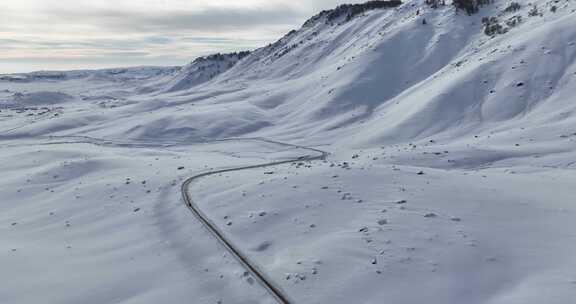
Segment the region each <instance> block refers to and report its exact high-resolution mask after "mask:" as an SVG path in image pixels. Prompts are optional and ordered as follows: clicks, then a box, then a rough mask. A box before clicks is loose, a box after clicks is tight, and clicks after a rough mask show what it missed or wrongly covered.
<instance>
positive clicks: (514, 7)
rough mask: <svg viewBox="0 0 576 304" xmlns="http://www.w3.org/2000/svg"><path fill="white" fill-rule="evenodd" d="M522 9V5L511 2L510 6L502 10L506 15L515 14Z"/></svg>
mask: <svg viewBox="0 0 576 304" xmlns="http://www.w3.org/2000/svg"><path fill="white" fill-rule="evenodd" d="M521 8H522V5H520V3H518V2H512V3H510V5H508V7H506V8H505V9H504V12H506V13H513V12H517V11H519V10H520V9H521Z"/></svg>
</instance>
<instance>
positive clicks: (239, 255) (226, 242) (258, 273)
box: [181, 138, 329, 304]
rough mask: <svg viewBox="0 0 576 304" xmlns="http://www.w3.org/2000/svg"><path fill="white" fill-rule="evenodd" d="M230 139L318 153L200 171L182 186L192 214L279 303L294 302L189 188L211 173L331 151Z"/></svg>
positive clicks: (320, 156) (248, 168)
mask: <svg viewBox="0 0 576 304" xmlns="http://www.w3.org/2000/svg"><path fill="white" fill-rule="evenodd" d="M230 140H257V141H262V142H268V143H273V144H278V145H283V146H288V147H294V148H300V149H304V150H309V151H313V152H315V153H317V154H318V155H316V156H312V155H307V156H303V157H299V158H297V159H290V160H283V161H275V162H270V163H265V164H259V165H252V166H244V167H237V168H229V169H221V170H214V171H209V172H204V173H200V174H198V175H195V176H192V177H190V178H188V179H187V180H186V181H184V183H183V184H182V188H181V191H182V197H183V198H184V203H185V204H186V206H187V207H188V209H189V210H190V211H191V212H192V214H194V216H195V217H196V218H197V219H198V220H199V221H200V222H202V224H203V225H204V226H205V227H206V228H207V229H208V230H209V232H210V233H211V234H212V235H213V236H214V237H215V238H216V239H217V240H218V241H219V242H220V243H221V244H222V245H223V246H224V247H225V248H226V250H228V251H229V252H230V253H231V254H232V255H233V256H234V258H235V259H236V260H237V261H238V262H239V263H240V264H241V265H242V266H243V267H244V268H246V270H248V271H249V272H250V273H251V274H252V276H253V277H254V278H255V279H256V281H258V283H259V284H260V285H261V286H262V287H264V288H265V289H266V291H267V292H268V293H269V294H270V295H271V296H272V297H274V299H276V301H278V303H281V304H290V303H293V302H292V301H291V300H290V298H289V297H288V295H287V294H286V293H285V292H284V291H283V290H282V288H281V287H279V286H278V285H276V284H275V283H274V281H273V280H272V279H270V278H269V277H268V276H267V275H266V273H264V271H262V270H261V269H260V267H259V266H258V265H257V264H256V263H254V262H253V261H251V260H250V259H249V258H248V256H246V255H245V254H244V253H243V252H242V251H241V250H240V249H239V248H238V247H236V246H235V245H234V243H232V241H231V240H230V239H228V237H226V235H225V234H224V233H223V232H222V230H220V228H218V226H217V225H216V224H214V222H212V221H211V220H210V218H208V217H207V216H206V214H204V212H202V210H201V209H200V208H199V207H198V205H196V204H195V203H194V201H193V200H192V196H191V195H190V191H189V189H190V185H191V184H192V183H193V182H195V181H196V180H199V179H201V178H204V177H207V176H210V175H215V174H220V173H226V172H234V171H242V170H250V169H256V168H265V167H271V166H277V165H282V164H288V163H294V162H301V161H313V160H320V159H325V158H326V157H327V156H328V154H329V153H328V152H325V151H322V150H318V149H314V148H308V147H304V146H298V145H292V144H286V143H282V142H278V141H272V140H267V139H263V138H246V139H230Z"/></svg>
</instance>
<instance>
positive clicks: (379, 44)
mask: <svg viewBox="0 0 576 304" xmlns="http://www.w3.org/2000/svg"><path fill="white" fill-rule="evenodd" d="M403 2H404V3H403V4H401V5H385V7H375V6H374V5H369V6H341V7H339V8H338V9H336V10H332V11H325V12H322V13H320V14H318V15H316V16H314V17H313V18H311V19H310V20H309V21H307V22H306V23H305V24H304V25H303V26H302V27H301V28H300V29H297V30H295V31H292V32H290V33H288V34H287V35H286V36H284V37H282V38H281V39H280V40H279V41H277V42H276V43H273V44H271V45H269V46H265V47H263V48H260V49H257V50H253V51H251V52H249V53H248V52H247V53H236V54H228V55H214V56H208V57H205V58H202V59H198V60H196V61H194V62H193V63H191V64H190V65H188V66H186V67H168V68H154V67H147V68H130V69H112V70H102V71H71V72H37V73H31V74H21V75H2V76H0V171H1V172H2V179H0V236H1V239H2V246H1V247H0V268H1V269H2V271H1V272H0V281H1V282H3V284H2V285H1V286H0V302H1V303H17V304H20V303H23V304H27V303H39V302H42V303H99V304H100V303H123V304H124V303H126V304H127V303H139V304H140V303H158V302H166V303H234V304H236V303H239V304H244V303H246V304H247V303H277V302H276V301H275V300H274V298H273V297H270V296H269V295H268V293H267V292H266V290H265V289H264V288H262V286H261V285H259V284H258V280H255V278H254V277H253V275H252V274H251V273H250V272H249V271H247V270H246V269H245V268H244V267H242V265H241V264H239V263H238V262H237V260H236V259H235V258H234V257H233V256H232V255H231V254H230V252H228V251H226V250H225V248H223V247H222V246H220V245H219V244H218V242H217V241H215V239H214V238H213V237H212V236H211V235H210V234H209V233H208V231H207V230H206V229H205V228H204V227H203V225H202V224H201V223H200V222H199V221H197V219H195V218H194V217H192V216H190V214H189V212H187V210H186V206H185V205H184V204H183V203H182V201H181V197H180V195H181V193H180V188H179V187H180V186H181V185H182V183H183V182H184V181H185V180H187V179H188V178H190V177H192V176H195V175H197V174H199V173H202V172H207V171H218V170H220V169H226V168H239V167H252V166H255V165H258V164H265V163H276V162H283V161H288V162H289V163H286V164H280V165H277V166H271V167H265V168H250V169H249V170H240V171H230V172H228V171H225V172H220V173H219V174H212V175H210V176H206V177H204V178H203V179H201V180H198V181H196V182H195V183H194V185H193V186H191V187H190V188H191V189H190V188H189V191H190V193H191V195H192V196H193V197H194V202H195V203H196V205H197V206H198V208H199V209H201V210H202V212H204V214H205V215H206V216H207V217H208V218H210V220H211V221H213V223H214V224H215V225H216V226H217V227H218V228H219V229H220V230H221V231H222V233H223V234H224V235H225V236H226V237H227V238H228V239H229V240H230V241H231V242H232V243H233V244H234V245H235V246H237V247H238V250H240V251H241V252H242V253H243V254H245V255H246V256H247V257H249V258H250V260H251V261H254V262H255V263H256V264H257V265H258V267H259V269H261V270H262V272H264V273H265V274H266V276H267V277H268V278H270V280H271V281H273V283H274V285H275V286H279V288H281V289H282V290H283V291H284V292H285V293H286V294H287V295H288V296H289V298H290V299H291V300H292V301H293V302H294V303H322V304H323V303H331V304H349V303H375V304H376V303H392V304H412V303H438V304H440V303H442V304H445V303H454V304H456V303H458V304H459V303H470V304H476V303H477V304H532V303H533V304H540V303H552V304H556V303H558V304H565V303H571V302H573V299H575V298H576V273H575V271H574V269H576V259H575V258H574V257H575V256H576V233H574V231H575V229H574V228H575V227H574V222H575V220H576V213H575V212H576V206H574V202H573V201H574V197H576V188H575V187H574V183H575V182H576V171H575V170H576V103H574V96H576V63H575V58H576V1H573V0H559V1H547V0H536V1H530V3H526V2H523V1H516V2H517V3H518V4H519V6H516V5H511V4H512V2H513V1H504V0H501V1H494V3H488V4H487V5H483V6H481V7H479V10H478V11H477V12H475V13H473V14H471V15H469V14H467V12H465V11H462V10H459V11H457V10H456V9H455V8H454V7H453V6H452V5H451V3H447V5H438V7H437V8H432V7H431V6H430V5H428V4H426V3H424V2H425V1H403ZM446 2H451V1H446ZM440 3H441V2H440ZM424 20H425V21H426V22H424ZM238 137H241V138H267V139H271V140H273V141H272V142H262V141H250V140H248V141H229V140H228V141H226V140H225V141H219V140H222V139H227V138H238ZM274 141H279V142H283V143H286V142H287V143H293V144H295V145H297V146H285V145H282V144H278V143H274ZM299 146H302V147H311V148H316V149H319V150H322V151H329V152H330V153H331V154H330V155H329V156H328V157H327V159H325V160H314V161H308V158H307V156H311V152H310V151H307V150H306V149H301V148H298V147H299ZM300 157H303V158H302V159H300V161H296V162H292V161H293V160H297V159H298V158H300Z"/></svg>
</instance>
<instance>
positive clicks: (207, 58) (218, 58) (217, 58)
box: [194, 51, 250, 63]
mask: <svg viewBox="0 0 576 304" xmlns="http://www.w3.org/2000/svg"><path fill="white" fill-rule="evenodd" d="M248 55H250V51H242V52H234V53H228V54H220V53H217V54H213V55H208V56H204V57H199V58H196V60H194V62H195V63H201V62H206V61H224V60H226V58H237V59H238V60H240V59H242V58H244V57H246V56H248Z"/></svg>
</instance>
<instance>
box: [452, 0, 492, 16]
mask: <svg viewBox="0 0 576 304" xmlns="http://www.w3.org/2000/svg"><path fill="white" fill-rule="evenodd" d="M491 3H494V0H453V2H452V4H453V5H454V6H455V7H456V9H458V10H463V11H465V12H466V13H467V14H468V15H472V14H475V13H477V12H478V11H479V10H480V7H482V6H484V5H488V4H491Z"/></svg>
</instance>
